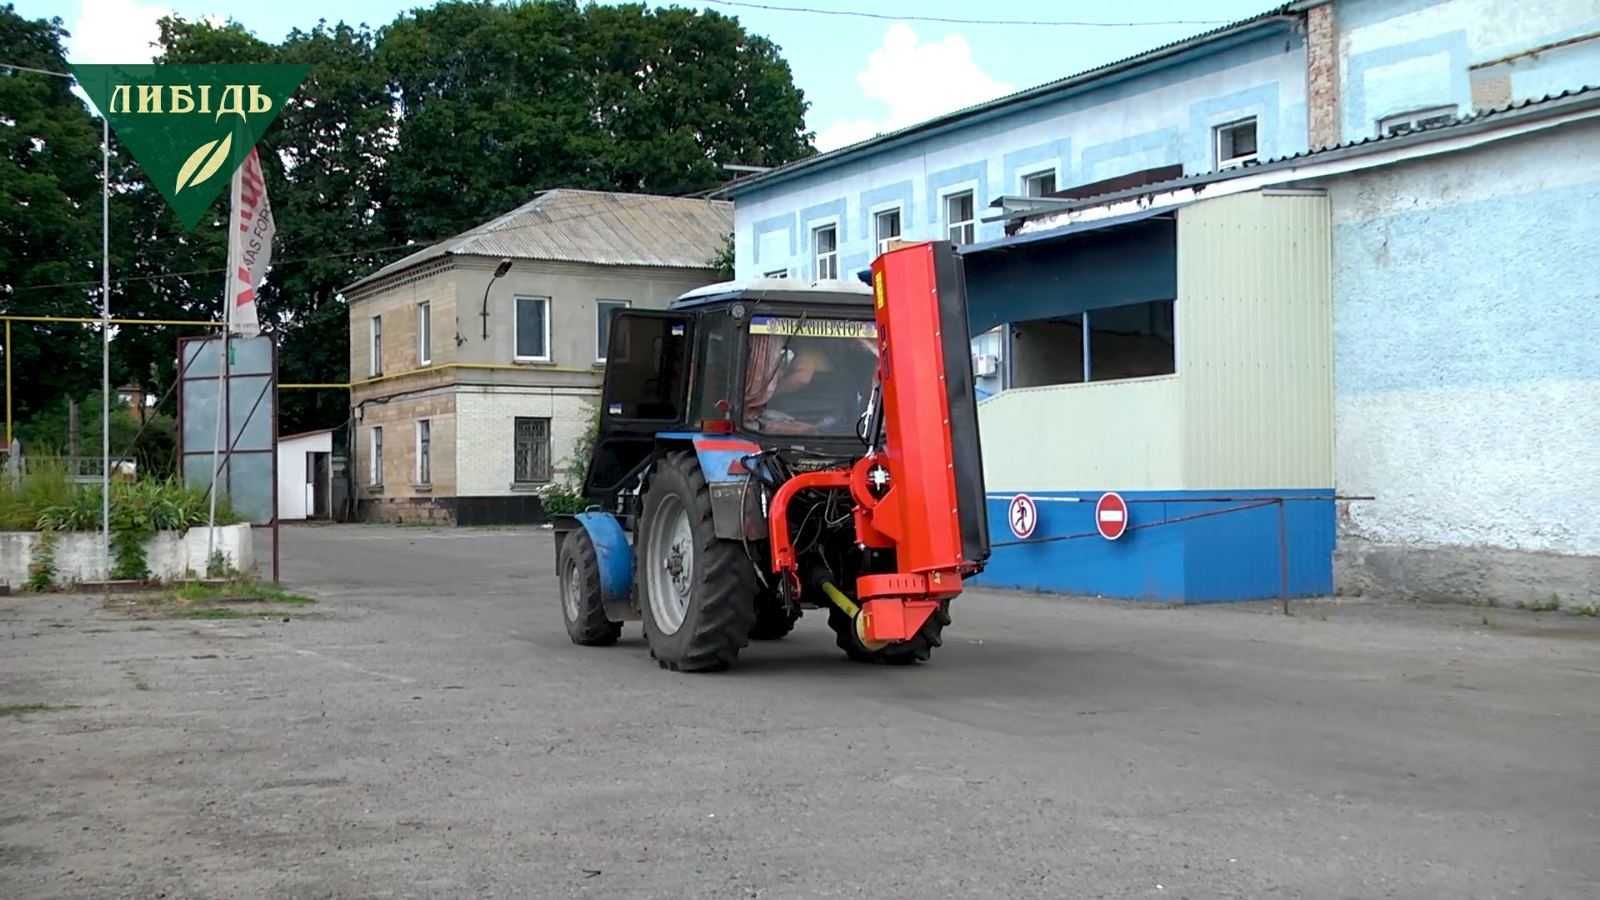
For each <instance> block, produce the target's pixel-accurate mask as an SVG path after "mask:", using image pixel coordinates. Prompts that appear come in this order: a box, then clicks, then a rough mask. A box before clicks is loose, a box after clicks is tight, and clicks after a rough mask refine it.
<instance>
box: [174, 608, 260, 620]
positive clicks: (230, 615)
mask: <svg viewBox="0 0 1600 900" xmlns="http://www.w3.org/2000/svg"><path fill="white" fill-rule="evenodd" d="M243 616H244V613H242V612H240V611H239V610H237V609H228V608H227V607H225V606H188V607H183V608H181V609H175V610H172V611H171V612H169V613H167V617H168V618H171V619H238V618H242V617H243Z"/></svg>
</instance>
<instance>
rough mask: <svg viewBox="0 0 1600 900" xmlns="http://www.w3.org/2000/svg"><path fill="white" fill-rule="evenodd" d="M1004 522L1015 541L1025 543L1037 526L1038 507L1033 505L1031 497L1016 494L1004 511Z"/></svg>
mask: <svg viewBox="0 0 1600 900" xmlns="http://www.w3.org/2000/svg"><path fill="white" fill-rule="evenodd" d="M1006 522H1007V523H1008V524H1009V525H1010V526H1011V533H1012V534H1014V535H1016V537H1017V540H1019V541H1025V540H1027V539H1028V538H1030V537H1032V536H1033V529H1035V528H1037V527H1038V526H1039V507H1038V506H1037V505H1035V504H1034V502H1033V498H1032V497H1029V496H1028V495H1027V494H1018V495H1016V496H1015V497H1012V498H1011V505H1010V507H1008V508H1007V510H1006Z"/></svg>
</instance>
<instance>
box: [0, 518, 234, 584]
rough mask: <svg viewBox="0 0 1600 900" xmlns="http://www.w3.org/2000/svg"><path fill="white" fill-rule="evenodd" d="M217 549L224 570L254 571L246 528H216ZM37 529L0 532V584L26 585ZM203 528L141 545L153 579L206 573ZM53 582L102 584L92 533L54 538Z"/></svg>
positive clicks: (101, 560)
mask: <svg viewBox="0 0 1600 900" xmlns="http://www.w3.org/2000/svg"><path fill="white" fill-rule="evenodd" d="M216 535H217V536H216V540H215V542H214V543H215V546H214V547H213V549H215V550H216V551H217V552H219V553H221V554H222V556H223V559H225V560H226V561H227V564H228V566H230V567H231V568H233V569H235V570H237V571H240V572H246V573H249V572H253V571H254V570H255V548H254V544H253V543H252V541H251V535H250V526H249V525H224V526H220V527H218V528H217V529H216ZM39 541H40V537H39V533H38V532H36V531H5V532H0V582H4V583H6V584H9V585H11V587H12V589H13V590H15V589H19V588H21V587H22V586H23V585H25V584H27V582H28V579H29V576H30V571H29V570H30V568H31V567H32V566H33V561H34V559H35V557H36V555H37V554H38V551H39ZM207 543H208V539H207V535H206V529H204V528H191V529H189V530H188V531H186V532H182V533H179V532H176V531H163V532H161V533H159V534H157V535H156V536H155V537H153V538H151V539H150V540H149V541H147V542H145V545H144V546H145V559H146V562H147V564H148V566H149V568H150V575H151V577H152V578H155V579H157V580H161V581H169V580H172V579H177V578H189V577H194V576H197V575H198V576H203V575H205V573H206V569H207V561H208V560H207V556H206V545H207ZM53 564H54V566H55V571H56V577H55V583H56V584H58V585H68V584H73V583H76V582H82V581H104V580H105V578H106V576H107V573H108V569H107V566H106V559H105V554H104V553H103V552H102V546H101V543H100V535H99V534H98V533H96V532H83V531H74V532H67V533H64V534H58V535H56V546H55V550H54V552H53Z"/></svg>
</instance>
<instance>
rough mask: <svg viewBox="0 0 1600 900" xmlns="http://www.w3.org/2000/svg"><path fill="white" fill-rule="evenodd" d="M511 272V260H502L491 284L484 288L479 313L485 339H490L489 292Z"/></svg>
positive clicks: (491, 279) (490, 281)
mask: <svg viewBox="0 0 1600 900" xmlns="http://www.w3.org/2000/svg"><path fill="white" fill-rule="evenodd" d="M509 271H511V260H509V259H502V260H500V265H498V266H495V267H494V274H493V275H491V276H489V283H488V284H486V285H484V286H483V311H482V312H480V313H478V315H479V316H481V317H482V318H483V339H484V340H486V341H487V340H488V339H489V291H490V290H491V289H493V288H494V283H495V282H496V281H499V280H500V279H502V278H504V277H506V273H507V272H509Z"/></svg>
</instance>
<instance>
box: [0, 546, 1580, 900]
mask: <svg viewBox="0 0 1600 900" xmlns="http://www.w3.org/2000/svg"><path fill="white" fill-rule="evenodd" d="M283 555H284V576H285V580H286V582H288V584H289V585H290V586H291V587H292V588H294V589H296V590H300V591H302V592H305V593H309V594H311V595H313V596H315V597H316V598H317V599H318V600H319V602H318V603H317V604H316V605H315V606H313V607H309V608H306V609H304V610H298V611H296V612H295V614H293V615H291V616H289V617H288V621H284V620H283V619H282V618H280V617H272V618H244V619H227V620H218V621H206V620H189V621H172V620H159V619H156V620H150V619H136V618H131V617H128V616H126V615H123V614H122V613H119V612H116V611H114V610H107V609H102V608H101V605H100V602H99V600H98V598H92V597H82V596H68V595H52V596H45V597H36V596H9V597H0V897H5V898H34V897H52V898H54V897H71V898H79V897H83V898H105V897H139V898H145V897H161V898H231V897H274V898H276V897H296V898H298V897H306V898H324V897H338V898H366V897H373V898H377V897H441V898H444V897H451V898H454V897H471V898H479V897H629V898H632V897H641V898H644V897H660V898H780V897H782V898H789V897H793V898H811V897H873V898H899V897H908V898H909V897H929V896H934V897H1004V898H1019V897H1039V898H1062V897H1163V898H1177V897H1191V898H1210V897H1250V898H1255V897H1361V898H1366V897H1406V898H1412V897H1451V898H1460V897H1541V898H1542V897H1559V898H1582V897H1597V896H1600V766H1597V761H1600V714H1597V713H1600V622H1597V621H1596V620H1594V619H1586V618H1581V617H1576V616H1570V615H1567V614H1560V613H1550V614H1543V615H1539V614H1533V613H1525V612H1518V611H1509V610H1484V609H1474V608H1467V607H1421V608H1419V607H1413V606H1408V605H1402V604H1392V603H1383V602H1378V601H1362V602H1332V601H1322V602H1316V603H1302V604H1297V605H1296V607H1295V612H1296V614H1295V615H1294V616H1291V617H1284V616H1282V615H1280V614H1278V613H1277V612H1276V611H1275V610H1274V609H1273V608H1272V607H1270V606H1267V605H1261V604H1245V605H1234V606H1226V607H1217V606H1213V607H1187V608H1158V607H1150V606H1142V605H1138V604H1122V603H1110V602H1101V601H1093V600H1071V599H1064V598H1059V597H1049V596H1039V595H1030V594H1012V593H1001V592H989V591H973V592H969V593H968V594H966V595H963V596H962V597H961V598H960V599H959V600H958V601H957V602H956V606H955V608H954V615H955V624H954V625H953V626H952V627H951V628H950V629H949V630H948V631H947V632H946V644H945V646H944V647H943V648H941V649H940V650H939V651H938V652H936V653H935V655H934V658H933V661H932V663H931V664H929V665H925V666H920V667H916V668H911V669H882V668H874V667H866V666H859V665H853V664H850V663H847V662H846V661H844V659H843V658H842V656H841V655H840V654H839V653H838V651H837V650H836V649H835V648H834V647H833V643H832V635H831V633H830V632H829V631H828V629H827V626H826V623H825V621H824V617H823V616H821V615H817V614H811V615H808V616H807V617H806V618H805V619H804V620H802V622H801V623H800V627H799V628H798V629H797V631H796V632H795V634H794V635H792V636H791V637H790V638H788V639H786V640H784V641H782V642H779V643H776V644H762V645H755V646H753V647H751V648H750V649H748V650H747V651H746V653H745V655H744V656H743V657H742V660H741V665H740V666H739V667H738V668H737V669H735V670H734V671H732V672H728V673H722V674H716V675H699V676H695V675H674V674H670V673H667V672H664V671H661V670H660V669H658V668H657V667H656V666H655V665H654V664H653V663H652V662H651V661H650V659H649V656H648V654H647V653H646V651H645V649H644V646H643V643H642V640H641V638H640V634H639V628H638V626H637V624H633V625H630V626H629V627H628V628H627V630H626V631H625V632H624V641H623V643H622V644H621V645H620V646H618V647H613V648H605V649H592V648H580V647H575V646H573V645H571V644H570V643H569V642H568V640H567V637H566V634H565V632H564V630H563V629H562V625H561V617H560V612H559V610H558V608H557V599H556V586H555V581H554V578H553V576H552V560H551V552H550V537H549V532H548V531H542V530H537V529H528V530H513V529H507V530H480V529H461V530H442V529H441V530H435V529H420V528H381V527H369V526H325V527H298V528H286V529H285V530H284V551H283ZM34 705H42V706H43V707H44V708H42V709H41V708H37V707H35V706H34Z"/></svg>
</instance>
